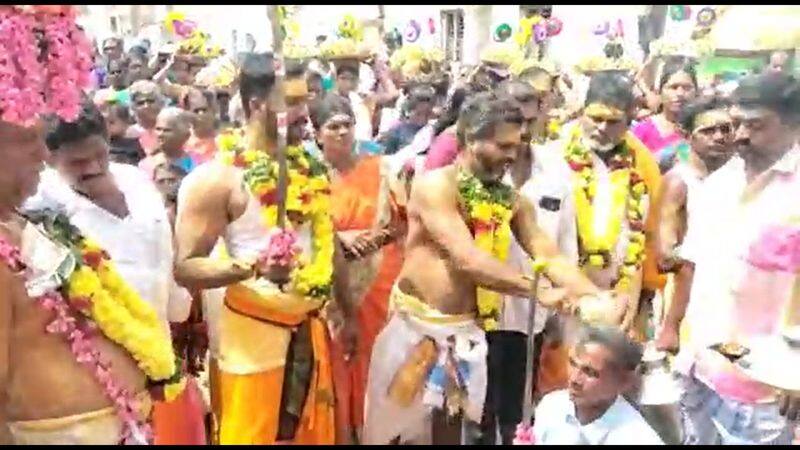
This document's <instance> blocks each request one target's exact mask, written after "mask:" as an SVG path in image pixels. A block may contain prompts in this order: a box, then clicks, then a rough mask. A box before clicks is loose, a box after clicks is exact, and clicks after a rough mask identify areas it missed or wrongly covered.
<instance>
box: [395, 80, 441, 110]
mask: <svg viewBox="0 0 800 450" xmlns="http://www.w3.org/2000/svg"><path fill="white" fill-rule="evenodd" d="M435 100H436V90H435V89H434V88H433V86H431V85H430V84H426V83H419V84H416V85H414V86H413V87H412V88H411V89H409V90H408V98H406V101H405V104H404V105H403V108H402V109H403V110H404V111H412V110H413V109H414V108H416V107H417V105H418V104H420V103H425V102H428V103H433V102H434V101H435Z"/></svg>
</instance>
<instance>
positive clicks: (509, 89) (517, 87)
mask: <svg viewBox="0 0 800 450" xmlns="http://www.w3.org/2000/svg"><path fill="white" fill-rule="evenodd" d="M520 92H522V93H525V94H530V95H531V96H535V95H536V90H535V89H534V88H533V86H531V85H530V83H527V82H525V81H522V80H506V81H504V82H502V83H500V85H498V86H497V88H495V94H496V95H497V96H498V97H499V98H502V99H506V100H516V96H515V95H514V94H518V93H520Z"/></svg>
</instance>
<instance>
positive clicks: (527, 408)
mask: <svg viewBox="0 0 800 450" xmlns="http://www.w3.org/2000/svg"><path fill="white" fill-rule="evenodd" d="M540 274H541V270H538V269H537V270H536V271H535V273H534V274H533V293H534V295H535V296H538V290H539V276H540ZM530 306H531V309H530V313H529V314H528V347H527V354H526V358H525V394H524V395H525V398H524V399H523V403H522V423H523V424H525V425H526V426H527V425H530V424H531V422H532V421H531V418H532V417H533V390H534V387H535V383H534V382H533V356H534V355H533V350H534V343H535V342H536V336H535V335H534V333H533V329H534V325H535V322H536V302H535V301H531V303H530Z"/></svg>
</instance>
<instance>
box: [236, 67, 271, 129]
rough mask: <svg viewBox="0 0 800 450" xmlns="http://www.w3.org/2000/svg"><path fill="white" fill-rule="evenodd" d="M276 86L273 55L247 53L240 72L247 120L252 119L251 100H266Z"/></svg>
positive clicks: (241, 90) (240, 83)
mask: <svg viewBox="0 0 800 450" xmlns="http://www.w3.org/2000/svg"><path fill="white" fill-rule="evenodd" d="M274 85H275V67H274V62H273V58H272V53H247V54H245V55H244V58H243V59H242V65H241V70H240V71H239V95H240V96H241V98H242V108H243V109H244V115H245V117H246V118H248V119H249V118H250V100H252V99H260V100H265V99H266V98H267V96H268V95H269V93H270V91H271V90H272V87H273V86H274Z"/></svg>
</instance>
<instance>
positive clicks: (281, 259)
mask: <svg viewBox="0 0 800 450" xmlns="http://www.w3.org/2000/svg"><path fill="white" fill-rule="evenodd" d="M296 244H297V233H296V232H294V231H291V230H280V231H277V232H275V234H273V235H272V236H271V237H270V239H269V245H268V247H267V249H266V251H265V252H263V253H262V254H261V257H260V258H259V262H260V263H266V264H267V265H280V266H289V265H291V264H292V261H293V260H294V257H295V256H297V254H298V248H297V246H296Z"/></svg>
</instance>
